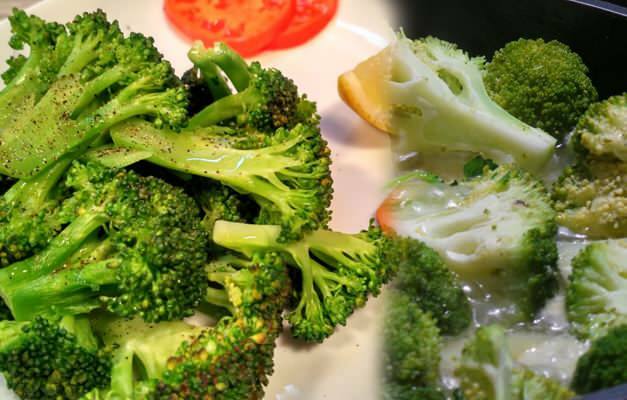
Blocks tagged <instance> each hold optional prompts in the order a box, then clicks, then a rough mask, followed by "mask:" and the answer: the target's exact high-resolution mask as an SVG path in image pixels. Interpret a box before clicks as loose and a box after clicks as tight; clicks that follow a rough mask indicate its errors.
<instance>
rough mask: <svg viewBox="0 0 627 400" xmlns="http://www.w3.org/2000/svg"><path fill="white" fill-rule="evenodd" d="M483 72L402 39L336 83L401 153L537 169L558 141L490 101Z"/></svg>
mask: <svg viewBox="0 0 627 400" xmlns="http://www.w3.org/2000/svg"><path fill="white" fill-rule="evenodd" d="M483 64H484V60H483V59H482V58H470V57H468V55H467V54H466V53H465V52H464V51H462V50H460V49H458V48H457V47H456V46H455V45H453V44H451V43H448V42H445V41H443V40H439V39H436V38H433V37H427V38H423V39H419V40H416V41H411V40H409V39H407V38H406V37H404V36H402V35H400V36H399V37H398V39H397V40H396V41H395V42H394V43H393V44H391V45H390V46H388V47H387V48H386V49H384V50H383V51H381V52H380V53H379V54H378V55H375V56H374V57H372V58H370V59H368V60H366V61H365V62H363V63H362V64H360V65H358V66H357V67H356V68H355V69H354V70H353V71H351V72H348V73H346V74H344V75H342V76H341V77H340V81H339V88H340V94H341V95H342V97H343V98H344V100H345V101H346V102H347V103H349V105H350V106H351V107H353V108H354V109H355V111H356V112H358V113H359V114H360V115H361V116H362V117H363V118H365V119H366V120H367V121H369V122H370V123H372V124H373V125H375V126H376V127H378V128H379V129H382V130H384V131H386V132H389V133H392V134H394V135H396V136H398V138H399V141H400V144H399V146H400V149H401V150H402V151H403V153H407V152H410V151H418V152H424V153H434V154H437V153H438V152H442V151H463V152H473V153H479V154H481V155H484V156H486V157H488V158H490V159H492V160H494V161H496V162H497V163H499V164H509V163H512V162H515V163H517V164H519V165H520V166H522V167H523V168H526V169H529V170H539V169H541V168H542V166H543V165H544V164H545V163H546V162H547V161H548V160H549V159H550V158H551V155H552V154H553V151H554V146H555V143H556V140H555V139H554V138H553V137H551V136H550V135H549V134H547V133H545V132H543V131H542V130H540V129H536V128H533V127H531V126H529V125H527V124H525V123H524V122H522V121H519V120H518V119H516V118H515V117H513V116H512V115H510V114H509V113H507V111H505V110H503V109H502V108H501V107H500V106H499V105H498V104H496V103H495V102H494V101H493V100H492V99H491V98H490V97H489V96H488V94H487V92H486V89H485V86H484V82H483V73H484V71H483Z"/></svg>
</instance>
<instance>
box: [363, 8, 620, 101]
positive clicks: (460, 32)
mask: <svg viewBox="0 0 627 400" xmlns="http://www.w3.org/2000/svg"><path fill="white" fill-rule="evenodd" d="M366 1H367V0H366ZM391 1H396V3H397V5H398V7H399V11H400V16H401V19H400V24H399V26H398V27H397V28H401V27H402V28H403V29H404V30H405V32H406V34H407V36H408V37H410V38H418V37H421V36H427V35H432V36H436V37H439V38H441V39H445V40H448V41H451V42H454V43H457V44H458V45H459V46H460V47H461V48H462V49H464V50H467V51H468V52H469V53H470V54H471V55H474V56H476V55H484V56H486V58H487V59H490V57H491V56H492V54H493V53H494V51H495V50H497V49H499V48H501V47H503V45H504V44H505V43H507V42H509V41H511V40H516V39H518V38H521V37H525V38H543V39H545V40H551V39H557V40H559V41H561V42H563V43H566V44H567V45H569V46H570V47H571V48H572V49H573V50H574V51H575V52H577V53H578V54H579V55H580V56H581V57H582V58H583V60H584V62H585V64H586V65H587V66H588V67H589V68H590V76H591V79H592V81H593V82H594V84H595V86H596V87H597V89H598V90H599V94H600V97H601V98H605V97H608V96H610V95H613V94H619V93H622V92H625V91H627V0H613V1H611V2H608V1H599V0H577V1H571V0H391ZM582 3H587V4H582ZM608 10H610V11H608ZM621 14H624V15H621Z"/></svg>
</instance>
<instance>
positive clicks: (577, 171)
mask: <svg viewBox="0 0 627 400" xmlns="http://www.w3.org/2000/svg"><path fill="white" fill-rule="evenodd" d="M626 182H627V163H625V162H612V161H600V160H594V159H583V160H580V161H579V162H578V163H576V164H575V165H574V166H571V167H568V168H566V169H565V170H564V172H563V173H562V175H561V176H560V178H559V179H558V180H557V182H555V183H554V184H553V190H552V198H553V201H554V207H555V210H556V211H557V222H558V223H559V224H560V225H563V226H565V227H567V228H568V229H570V230H571V231H574V232H576V233H580V234H584V235H586V236H587V237H588V238H590V239H607V238H620V237H625V236H626V235H627V191H626V190H625V183H626Z"/></svg>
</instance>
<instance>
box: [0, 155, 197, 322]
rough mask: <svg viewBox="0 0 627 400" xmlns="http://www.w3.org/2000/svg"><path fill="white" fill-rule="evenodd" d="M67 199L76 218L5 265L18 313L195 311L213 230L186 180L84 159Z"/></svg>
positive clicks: (0, 282) (6, 286) (3, 285)
mask: <svg viewBox="0 0 627 400" xmlns="http://www.w3.org/2000/svg"><path fill="white" fill-rule="evenodd" d="M66 185H67V186H68V187H70V188H72V189H73V190H74V193H73V195H72V196H71V197H70V198H68V199H67V200H66V201H65V202H64V204H63V206H62V207H63V209H64V213H67V214H72V215H73V219H72V221H71V222H70V223H69V225H67V226H66V227H65V228H64V229H63V231H61V232H60V233H59V234H58V235H57V236H55V237H54V238H52V239H51V241H50V243H49V245H48V246H47V247H46V248H45V249H43V250H41V251H40V252H38V253H36V254H35V255H34V256H32V257H30V258H27V259H25V260H23V261H18V262H16V263H14V264H12V265H10V266H8V267H6V268H4V269H2V270H0V296H2V298H3V299H4V301H5V302H6V303H7V305H8V306H9V308H10V309H11V311H12V313H13V316H14V317H15V318H16V319H17V320H28V319H30V318H32V317H34V316H36V315H39V314H41V313H53V314H59V315H66V314H80V313H85V312H88V311H91V310H92V309H95V308H98V307H102V306H105V307H107V308H108V309H109V310H111V311H112V312H114V313H117V314H119V315H121V316H134V315H138V316H141V317H142V318H144V319H145V320H146V321H159V320H170V319H173V318H180V317H183V316H187V315H190V314H191V312H192V309H193V308H194V307H195V306H196V305H197V304H198V303H199V301H200V299H201V297H202V295H203V292H204V290H205V286H206V285H204V284H203V279H202V277H203V268H202V266H203V264H204V263H205V261H206V257H207V246H206V244H207V239H206V234H205V233H204V231H203V230H202V227H201V225H200V218H199V210H198V208H197V205H196V203H195V202H194V200H193V199H192V198H191V197H188V196H187V195H185V194H184V193H183V191H182V190H181V189H179V188H175V187H173V186H170V185H168V184H166V183H165V182H163V181H161V180H159V179H156V178H152V177H140V176H138V175H137V174H135V173H133V172H131V171H125V170H112V169H107V168H104V167H101V166H98V165H96V164H80V163H77V162H75V163H74V164H73V166H72V167H71V169H70V170H69V171H68V176H67V178H66Z"/></svg>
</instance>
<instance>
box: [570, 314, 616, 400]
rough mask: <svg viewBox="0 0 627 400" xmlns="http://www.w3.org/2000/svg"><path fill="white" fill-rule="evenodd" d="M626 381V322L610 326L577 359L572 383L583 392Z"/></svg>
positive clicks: (579, 391)
mask: <svg viewBox="0 0 627 400" xmlns="http://www.w3.org/2000/svg"><path fill="white" fill-rule="evenodd" d="M623 383H627V325H621V326H617V327H615V328H613V329H611V330H610V331H609V332H608V333H607V334H606V335H605V336H602V337H600V338H598V339H596V340H595V341H593V342H592V345H591V346H590V350H588V352H587V353H585V354H584V355H583V356H581V357H580V358H579V360H577V367H576V368H575V374H574V377H573V381H572V383H571V386H572V387H573V389H574V390H575V391H576V392H577V393H580V394H584V393H589V392H594V391H597V390H601V389H606V388H610V387H613V386H616V385H621V384H623Z"/></svg>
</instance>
